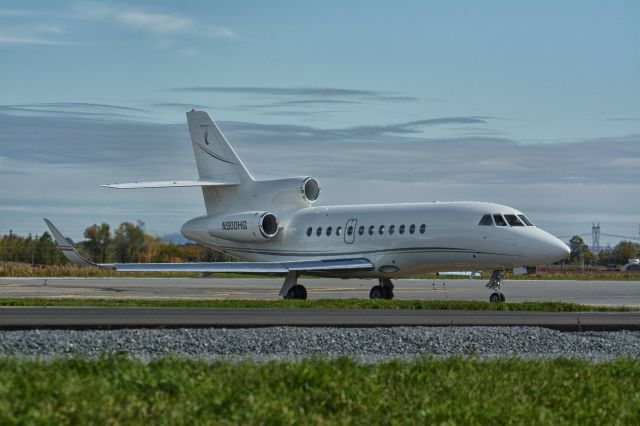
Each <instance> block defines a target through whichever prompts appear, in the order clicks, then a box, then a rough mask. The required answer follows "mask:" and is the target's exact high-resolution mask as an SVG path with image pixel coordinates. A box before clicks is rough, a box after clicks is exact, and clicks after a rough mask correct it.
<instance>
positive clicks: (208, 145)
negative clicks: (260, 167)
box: [187, 110, 253, 184]
mask: <svg viewBox="0 0 640 426" xmlns="http://www.w3.org/2000/svg"><path fill="white" fill-rule="evenodd" d="M187 122H188V123H189V133H190V134H191V143H192V145H193V152H194V154H195V156H196V165H197V166H198V174H199V175H200V180H214V181H216V182H224V183H230V184H242V183H245V182H249V181H252V180H253V178H252V177H251V175H250V174H249V172H248V171H247V169H246V168H245V167H244V164H242V161H240V158H238V156H237V155H236V153H235V151H234V150H233V148H231V145H229V142H227V139H226V138H225V137H224V135H223V134H222V132H221V131H220V128H218V126H217V125H216V123H215V122H214V121H213V120H212V119H211V117H209V114H207V113H206V112H204V111H195V110H192V111H190V112H187Z"/></svg>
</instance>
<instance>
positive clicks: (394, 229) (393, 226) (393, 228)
mask: <svg viewBox="0 0 640 426" xmlns="http://www.w3.org/2000/svg"><path fill="white" fill-rule="evenodd" d="M394 232H396V226H395V225H391V226H390V227H389V235H393V233H394Z"/></svg>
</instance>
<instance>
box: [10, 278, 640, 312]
mask: <svg viewBox="0 0 640 426" xmlns="http://www.w3.org/2000/svg"><path fill="white" fill-rule="evenodd" d="M299 282H300V284H303V285H305V286H306V287H307V290H308V295H309V299H344V298H365V299H366V298H368V297H369V290H370V288H371V286H373V285H374V284H375V283H376V281H375V280H364V279H350V280H341V279H320V278H317V279H316V278H306V279H305V278H302V279H300V281H299ZM394 283H395V290H394V292H395V297H396V298H397V299H420V300H488V298H489V294H490V293H491V291H490V290H489V289H487V288H486V287H485V280H480V279H474V280H468V279H457V280H454V279H435V280H434V279H431V280H422V279H399V280H394ZM281 285H282V279H281V278H193V279H189V278H46V279H45V278H5V277H0V298H2V297H22V298H32V297H51V298H110V299H278V298H279V296H278V291H279V290H280V286H281ZM502 290H503V292H504V293H505V295H506V297H507V300H508V301H510V302H525V301H561V302H570V303H581V304H587V305H606V306H631V307H640V280H639V281H564V280H562V281H560V280H557V281H555V280H554V281H551V280H550V281H547V280H514V281H509V280H507V281H505V283H504V284H503V286H502Z"/></svg>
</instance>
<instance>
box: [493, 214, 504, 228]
mask: <svg viewBox="0 0 640 426" xmlns="http://www.w3.org/2000/svg"><path fill="white" fill-rule="evenodd" d="M493 220H495V221H496V225H497V226H507V222H506V221H505V220H504V218H503V217H502V215H501V214H494V215H493Z"/></svg>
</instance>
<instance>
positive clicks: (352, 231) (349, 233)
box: [344, 219, 358, 244]
mask: <svg viewBox="0 0 640 426" xmlns="http://www.w3.org/2000/svg"><path fill="white" fill-rule="evenodd" d="M357 224H358V219H349V220H348V221H347V224H346V225H345V226H344V242H345V243H347V244H353V242H354V241H355V240H356V225H357Z"/></svg>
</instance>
